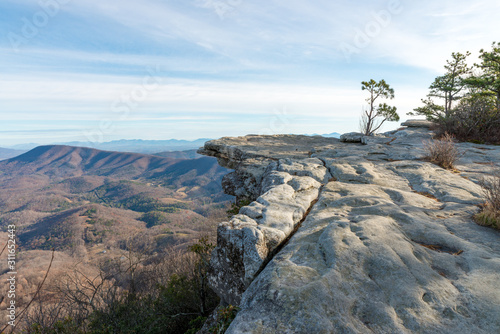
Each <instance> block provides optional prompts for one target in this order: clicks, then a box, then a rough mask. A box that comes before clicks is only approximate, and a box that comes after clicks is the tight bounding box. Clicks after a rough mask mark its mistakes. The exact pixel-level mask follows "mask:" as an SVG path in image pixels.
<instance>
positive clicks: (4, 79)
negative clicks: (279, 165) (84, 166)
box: [0, 0, 500, 147]
mask: <svg viewBox="0 0 500 334" xmlns="http://www.w3.org/2000/svg"><path fill="white" fill-rule="evenodd" d="M498 12H500V3H499V2H498V1H496V0H488V1H474V2H471V1H462V0H453V1H452V0H443V1H439V2H436V1H427V0H423V1H419V2H416V1H409V0H401V1H398V0H390V1H367V0H366V1H365V0H363V1H356V2H354V1H331V0H330V1H326V0H314V1H298V0H288V1H284V0H282V1H277V0H276V1H275V0H266V1H261V0H252V1H250V0H183V1H180V0H172V1H167V0H141V1H139V0H116V1H115V0H99V1H98V0H2V1H1V2H0V32H1V34H0V116H1V123H0V124H1V125H0V147H1V146H9V145H14V144H19V143H27V142H35V143H41V144H45V143H52V142H62V141H74V140H81V141H88V140H90V141H110V140H116V139H123V138H124V139H170V138H177V139H196V138H202V137H204V138H207V137H209V138H215V137H221V136H236V135H245V134H249V133H254V134H255V133H256V134H277V133H330V132H334V131H335V132H348V131H356V130H358V124H359V123H358V119H359V116H360V114H361V110H362V108H363V105H364V104H363V102H364V101H363V99H364V97H365V95H364V93H366V92H362V91H361V85H360V82H361V81H363V80H369V79H371V78H373V79H376V80H379V79H385V80H386V81H387V82H388V83H389V84H390V85H391V86H392V87H393V88H394V89H395V92H396V99H395V100H393V101H392V102H391V103H392V104H394V105H396V106H397V107H398V110H399V113H400V115H401V117H402V119H406V118H408V117H407V116H406V115H405V114H406V112H409V111H411V110H412V109H413V108H415V107H416V106H418V105H419V101H420V99H421V98H422V97H424V96H425V94H426V92H427V87H428V86H429V84H430V83H431V82H432V80H433V79H434V77H435V76H437V75H439V74H440V73H441V71H442V67H443V65H444V63H445V60H446V59H448V58H449V56H450V54H451V53H452V52H465V51H467V50H469V51H471V52H473V56H476V55H477V52H478V51H479V49H481V48H489V47H490V45H491V43H492V42H493V41H495V40H500V38H499V36H498V32H499V31H500V20H498V17H497V14H498ZM471 62H474V59H473V58H471ZM397 126H398V124H395V123H392V124H388V125H387V126H386V129H390V128H395V127H397Z"/></svg>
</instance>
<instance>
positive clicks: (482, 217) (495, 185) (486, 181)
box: [474, 171, 500, 230]
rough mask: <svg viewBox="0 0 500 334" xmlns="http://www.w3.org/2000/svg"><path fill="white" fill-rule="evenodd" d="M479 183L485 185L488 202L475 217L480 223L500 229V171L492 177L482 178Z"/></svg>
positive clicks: (485, 195)
mask: <svg viewBox="0 0 500 334" xmlns="http://www.w3.org/2000/svg"><path fill="white" fill-rule="evenodd" d="M479 184H480V185H481V187H483V190H484V198H485V199H486V203H485V204H484V206H483V210H482V211H481V212H480V213H478V214H477V215H475V216H474V218H475V220H476V222H477V223H478V224H479V225H483V226H491V227H493V228H496V229H499V230H500V171H497V172H496V173H494V174H493V176H492V177H490V178H482V179H481V180H480V181H479Z"/></svg>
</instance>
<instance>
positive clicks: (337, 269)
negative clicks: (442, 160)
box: [200, 124, 500, 334]
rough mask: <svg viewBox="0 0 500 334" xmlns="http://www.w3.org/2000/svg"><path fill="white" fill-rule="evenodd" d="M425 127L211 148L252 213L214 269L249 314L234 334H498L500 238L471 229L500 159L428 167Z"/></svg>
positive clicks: (490, 153) (490, 149)
mask: <svg viewBox="0 0 500 334" xmlns="http://www.w3.org/2000/svg"><path fill="white" fill-rule="evenodd" d="M416 126H417V127H407V128H403V129H401V130H398V131H392V132H389V133H386V134H384V135H382V136H376V137H360V138H358V139H359V140H358V139H356V138H355V139H354V140H352V141H355V142H357V141H361V142H362V143H346V142H341V141H339V140H338V139H335V138H324V137H319V136H316V137H308V136H293V135H276V136H252V135H250V136H246V137H238V138H222V139H219V140H213V141H209V142H207V143H206V144H205V147H204V148H203V149H201V150H200V153H202V154H205V155H209V156H215V157H217V158H218V159H219V163H220V164H221V165H222V166H224V167H228V168H231V169H234V172H233V173H231V174H229V175H227V176H226V177H225V178H224V180H223V186H224V189H225V191H226V192H227V193H228V194H231V195H235V196H237V198H239V199H242V198H246V199H250V200H251V201H252V202H251V203H250V204H249V205H247V206H245V207H242V208H241V209H240V211H239V214H237V215H235V216H234V217H233V218H232V219H231V220H230V221H228V222H224V223H221V224H220V225H219V228H218V240H217V248H216V249H215V251H214V252H213V254H212V259H211V272H210V284H211V286H212V287H213V288H214V289H215V291H216V292H217V294H218V295H219V296H220V297H221V299H222V303H223V305H227V304H233V305H238V306H239V308H240V311H239V312H238V314H237V316H236V318H235V319H234V321H233V322H232V324H231V326H230V327H229V329H228V330H227V333H485V334H486V333H498V332H500V316H499V314H500V288H499V284H500V232H498V231H496V230H493V229H490V228H487V227H482V226H478V225H477V224H475V223H474V222H473V221H472V218H471V217H472V215H473V214H475V213H476V212H478V210H479V208H478V205H479V204H480V203H482V202H483V196H482V195H483V194H482V189H481V188H480V187H479V186H478V184H477V181H478V180H479V179H480V178H481V177H484V176H487V175H490V174H491V173H492V172H493V170H495V169H498V168H500V147H498V146H488V145H477V144H471V143H461V144H458V147H459V149H460V150H461V151H462V152H463V156H462V157H461V158H460V160H459V161H458V163H456V168H457V171H455V172H452V171H448V170H444V169H442V168H440V167H438V166H436V165H434V164H431V163H429V162H426V161H424V160H423V159H422V158H423V157H424V155H425V152H424V149H423V144H422V142H423V141H424V140H429V139H430V138H431V137H432V132H431V131H430V130H429V129H428V128H426V127H425V126H424V127H421V126H422V125H418V124H417V125H416ZM344 140H345V139H344ZM348 141H349V140H348Z"/></svg>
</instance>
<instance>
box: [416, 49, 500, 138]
mask: <svg viewBox="0 0 500 334" xmlns="http://www.w3.org/2000/svg"><path fill="white" fill-rule="evenodd" d="M469 55H470V53H469V52H466V53H465V54H461V53H452V55H451V56H452V59H451V60H448V61H447V64H446V65H445V66H444V68H445V70H446V72H445V73H444V75H442V76H439V77H437V78H436V79H435V80H434V82H433V83H432V84H431V85H430V87H429V89H430V92H429V94H428V95H427V99H425V100H422V102H423V104H424V105H423V106H422V107H418V108H415V109H414V112H413V113H411V114H412V115H423V116H425V117H426V118H427V119H428V120H430V121H434V122H436V124H437V126H438V130H439V134H440V135H443V134H444V133H449V134H451V135H453V136H455V137H456V138H457V139H460V140H467V141H473V142H477V143H484V142H489V143H500V131H498V129H499V128H500V43H496V42H494V43H493V44H492V49H491V51H485V50H484V49H482V50H481V51H480V56H479V59H480V61H481V62H480V63H479V64H474V66H473V67H472V68H471V67H469V66H468V65H467V57H468V56H469ZM436 98H437V99H438V100H441V103H439V102H435V100H434V99H436Z"/></svg>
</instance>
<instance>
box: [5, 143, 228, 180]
mask: <svg viewBox="0 0 500 334" xmlns="http://www.w3.org/2000/svg"><path fill="white" fill-rule="evenodd" d="M193 169H194V170H197V171H200V173H201V174H203V173H207V171H209V170H210V169H213V173H210V174H219V173H222V172H223V171H222V169H221V167H219V166H218V165H217V162H216V161H215V159H212V158H206V157H202V158H199V159H182V158H181V159H178V158H169V157H160V156H154V155H147V154H140V153H124V152H112V151H102V150H97V149H93V148H85V147H74V146H65V145H48V146H38V147H36V148H34V149H32V150H31V151H29V152H26V153H24V154H22V155H20V156H17V157H15V158H12V159H9V160H4V161H0V171H2V172H3V173H5V174H15V175H32V174H35V173H36V174H44V175H49V176H51V177H60V178H67V177H76V176H82V175H98V176H110V177H114V178H121V177H126V178H127V179H136V178H147V179H150V178H163V177H164V176H165V175H168V174H171V173H174V174H176V175H182V171H183V170H185V171H188V170H193Z"/></svg>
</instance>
